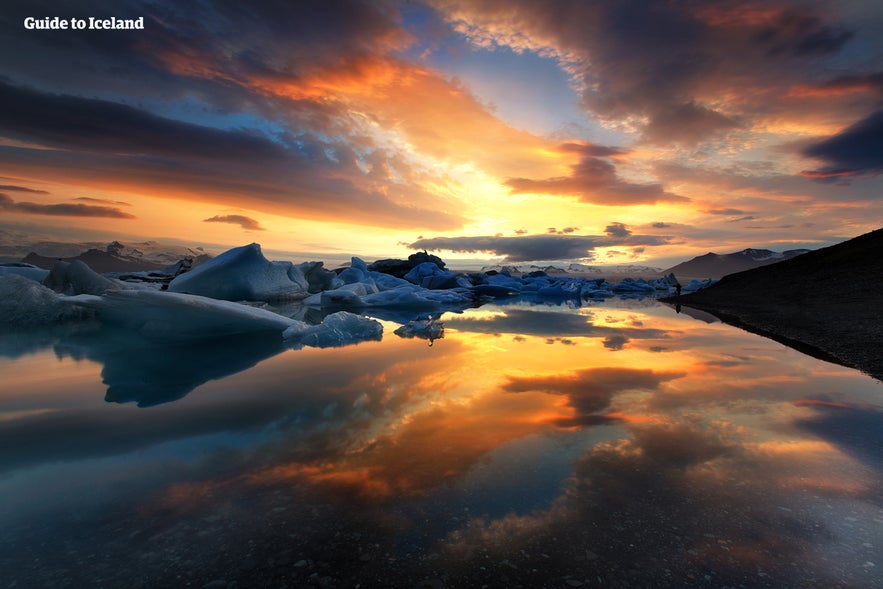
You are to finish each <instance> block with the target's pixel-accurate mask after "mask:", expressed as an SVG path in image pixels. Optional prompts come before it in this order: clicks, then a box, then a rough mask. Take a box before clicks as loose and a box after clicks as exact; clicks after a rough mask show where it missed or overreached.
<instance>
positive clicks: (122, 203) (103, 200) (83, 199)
mask: <svg viewBox="0 0 883 589" xmlns="http://www.w3.org/2000/svg"><path fill="white" fill-rule="evenodd" d="M73 200H77V201H80V202H91V203H96V204H105V205H118V206H122V207H130V206H132V205H131V204H129V203H127V202H125V201H122V200H108V199H106V198H92V197H91V196H78V197H77V198H75V199H73Z"/></svg>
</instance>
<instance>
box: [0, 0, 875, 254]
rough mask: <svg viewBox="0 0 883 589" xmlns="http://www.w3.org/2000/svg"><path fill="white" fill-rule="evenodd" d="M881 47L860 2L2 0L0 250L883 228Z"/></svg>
mask: <svg viewBox="0 0 883 589" xmlns="http://www.w3.org/2000/svg"><path fill="white" fill-rule="evenodd" d="M56 16H57V17H60V18H61V19H72V18H88V17H100V18H109V17H111V16H113V17H116V18H120V19H127V18H128V19H134V18H139V17H143V19H144V28H143V30H88V29H87V30H70V29H67V30H33V29H27V28H26V27H25V25H24V22H25V19H26V18H27V17H36V18H46V17H49V18H52V17H56ZM881 64H883V5H881V4H880V3H877V2H867V1H865V0H836V1H835V0H764V1H757V2H750V1H747V0H714V1H701V0H670V1H666V0H655V1H647V0H644V1H639V0H609V1H591V0H544V1H542V2H537V1H535V0H426V1H422V2H421V1H416V0H413V1H405V0H403V1H400V2H384V1H367V0H366V1H359V0H323V1H321V2H318V1H317V2H307V1H293V2H284V1H282V0H256V1H253V2H248V3H244V2H239V1H238V0H219V1H216V2H211V1H201V2H186V3H182V2H171V1H165V2H163V1H149V0H121V1H119V2H115V3H113V4H112V6H111V5H109V4H108V3H106V2H99V1H97V0H95V1H90V0H79V1H76V2H60V1H55V2H52V1H34V0H29V1H17V0H8V1H6V2H4V3H3V8H2V9H0V244H9V243H24V242H28V243H30V242H38V241H68V242H69V241H110V240H113V239H119V240H128V241H137V240H147V239H152V240H160V241H162V240H166V241H170V242H176V243H185V244H188V245H192V246H210V247H215V248H216V249H217V248H223V247H233V246H237V245H242V244H246V243H251V242H258V243H260V244H262V246H263V247H264V249H265V250H269V251H277V252H290V253H291V255H292V256H295V255H301V254H303V255H306V254H310V255H326V256H328V257H330V258H334V257H335V256H348V255H359V256H362V257H365V258H366V259H369V260H371V259H376V258H380V257H405V256H407V255H408V254H410V253H413V251H416V250H423V249H427V250H429V251H431V252H434V253H437V254H439V255H440V256H442V257H443V258H444V259H446V260H486V261H489V262H500V263H513V264H522V263H539V262H544V261H561V260H566V261H577V262H582V263H587V264H596V265H603V264H644V265H657V266H662V267H665V266H667V265H673V264H675V263H677V262H680V261H683V260H685V259H688V258H691V257H693V256H695V255H701V254H704V253H706V252H709V251H715V252H718V253H730V252H733V251H738V250H741V249H743V248H746V247H760V248H770V249H774V250H777V251H783V250H787V249H795V248H803V247H809V248H817V247H822V246H825V245H830V244H833V243H837V242H840V241H843V240H845V239H848V238H851V237H854V236H857V235H860V234H862V233H866V232H868V231H871V230H873V229H876V228H879V227H880V226H883V223H881V216H883V215H881V212H883V206H881V203H883V178H881V174H880V173H881V171H883V67H881Z"/></svg>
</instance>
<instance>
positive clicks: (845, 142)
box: [802, 110, 883, 180]
mask: <svg viewBox="0 0 883 589" xmlns="http://www.w3.org/2000/svg"><path fill="white" fill-rule="evenodd" d="M802 153H803V155H805V156H807V157H811V158H816V159H819V160H821V161H823V162H825V163H826V164H827V165H826V166H825V167H823V168H821V169H819V170H813V171H807V172H804V175H805V176H807V177H809V178H813V179H819V180H821V179H829V178H841V177H844V176H852V175H857V174H879V173H880V172H883V110H878V111H877V112H875V113H873V114H871V115H870V116H868V117H866V118H864V119H862V120H860V121H858V122H857V123H855V124H854V125H852V126H851V127H849V128H847V129H845V130H844V131H842V132H840V133H838V134H837V135H834V136H833V137H829V138H828V139H825V140H823V141H820V142H818V143H816V144H814V145H811V146H809V147H807V148H805V149H804V150H803V152H802Z"/></svg>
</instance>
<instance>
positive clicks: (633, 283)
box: [612, 278, 656, 294]
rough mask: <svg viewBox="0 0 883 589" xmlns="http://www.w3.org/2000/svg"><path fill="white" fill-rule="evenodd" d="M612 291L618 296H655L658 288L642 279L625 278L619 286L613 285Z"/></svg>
mask: <svg viewBox="0 0 883 589" xmlns="http://www.w3.org/2000/svg"><path fill="white" fill-rule="evenodd" d="M612 290H613V292H615V293H617V294H653V293H655V292H656V287H655V286H653V285H652V284H648V283H647V281H645V280H643V279H641V278H639V279H637V280H635V279H634V278H623V279H622V281H621V282H620V283H619V284H614V285H613V289H612Z"/></svg>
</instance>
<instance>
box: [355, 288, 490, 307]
mask: <svg viewBox="0 0 883 589" xmlns="http://www.w3.org/2000/svg"><path fill="white" fill-rule="evenodd" d="M474 300H475V299H474V296H473V295H472V293H471V292H469V291H468V290H465V289H459V288H457V289H450V290H429V289H426V288H421V287H419V286H414V285H411V286H403V287H400V288H394V289H392V290H385V291H383V292H378V293H375V294H369V295H367V296H364V297H362V304H363V305H365V306H366V307H396V308H402V309H404V308H408V309H425V310H434V309H441V308H442V307H444V306H450V305H468V304H472V303H473V302H474Z"/></svg>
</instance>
